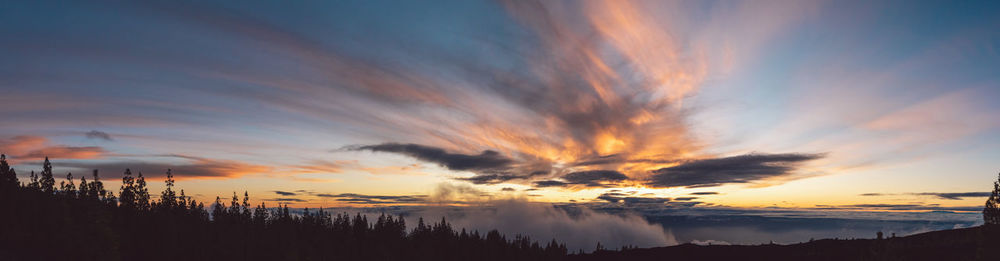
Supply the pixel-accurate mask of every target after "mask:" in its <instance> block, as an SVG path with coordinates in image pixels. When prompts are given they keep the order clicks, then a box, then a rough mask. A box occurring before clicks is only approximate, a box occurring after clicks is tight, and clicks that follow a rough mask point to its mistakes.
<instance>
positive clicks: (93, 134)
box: [85, 130, 114, 141]
mask: <svg viewBox="0 0 1000 261" xmlns="http://www.w3.org/2000/svg"><path fill="white" fill-rule="evenodd" d="M85 135H86V136H87V138H88V139H101V140H105V141H113V140H114V139H112V138H111V134H108V133H107V132H103V131H97V130H92V131H89V132H87V133H85Z"/></svg>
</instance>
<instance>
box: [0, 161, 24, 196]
mask: <svg viewBox="0 0 1000 261" xmlns="http://www.w3.org/2000/svg"><path fill="white" fill-rule="evenodd" d="M18 185H19V183H18V182H17V173H14V169H13V168H11V167H10V165H8V164H7V155H3V154H0V189H8V190H9V189H13V188H16V187H17V186H18Z"/></svg>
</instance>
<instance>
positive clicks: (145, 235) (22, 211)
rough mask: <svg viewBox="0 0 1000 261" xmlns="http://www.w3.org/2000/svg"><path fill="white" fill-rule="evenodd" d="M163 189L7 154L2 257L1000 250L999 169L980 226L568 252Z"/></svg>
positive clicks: (723, 255)
mask: <svg viewBox="0 0 1000 261" xmlns="http://www.w3.org/2000/svg"><path fill="white" fill-rule="evenodd" d="M164 182H165V183H166V184H165V185H166V186H165V189H164V190H163V191H162V192H161V193H160V195H159V197H158V198H153V197H152V196H151V194H150V193H149V190H148V188H147V184H146V180H145V178H144V177H143V175H142V173H137V174H136V175H133V173H132V172H131V170H128V169H126V170H125V172H124V173H123V176H122V184H121V187H120V188H119V189H118V193H117V194H115V193H114V192H112V191H108V190H107V189H105V187H104V184H103V183H102V182H101V179H100V176H99V175H98V172H97V170H94V171H93V173H92V174H91V176H90V179H89V180H88V179H87V177H80V178H79V179H74V177H73V175H72V174H67V175H66V178H65V180H63V181H60V182H59V184H58V186H57V185H56V178H55V177H54V175H53V173H52V164H51V163H50V162H49V160H48V158H46V159H45V161H44V163H43V164H42V171H41V172H39V173H35V172H34V171H32V172H31V173H30V175H29V179H28V182H27V183H22V182H20V181H19V180H18V178H17V174H16V173H15V171H14V169H12V168H11V167H10V166H9V164H8V163H7V160H6V157H5V156H3V155H0V209H4V210H5V211H4V213H3V214H0V260H632V261H634V260H661V259H664V258H672V259H679V260H687V259H697V260H996V259H995V258H1000V251H997V248H996V247H997V246H1000V178H998V181H996V182H994V183H993V185H994V190H993V193H992V195H991V196H990V197H989V199H988V200H987V202H986V205H985V207H984V209H983V219H984V223H985V224H984V225H983V226H980V227H972V228H964V229H952V230H943V231H934V232H928V233H922V234H917V235H911V236H906V237H898V238H897V237H895V235H893V236H892V237H891V238H883V237H882V235H881V232H880V233H879V235H878V237H877V238H876V239H851V240H841V239H822V240H816V241H812V240H810V241H809V242H806V243H799V244H791V245H776V244H765V245H756V246H741V245H733V246H729V245H714V246H713V245H709V246H698V245H693V244H682V245H679V246H668V247H655V248H636V247H632V246H628V247H623V248H621V249H617V250H611V249H605V248H604V247H602V246H601V244H600V243H597V249H596V250H595V251H594V252H593V253H587V254H585V253H582V252H579V253H576V254H572V255H570V254H568V253H567V249H566V246H565V245H564V244H560V243H558V242H557V241H556V240H555V239H553V240H552V241H550V242H548V243H546V244H545V246H542V245H540V244H539V243H538V242H536V241H532V239H531V238H529V237H527V236H520V235H515V236H514V237H513V238H509V237H507V236H505V235H504V234H502V233H500V231H497V230H491V231H489V232H486V233H485V234H480V233H479V232H478V231H466V230H465V229H461V230H460V231H459V230H456V229H454V228H452V227H451V225H450V224H449V223H448V222H447V221H446V220H445V219H444V218H442V219H441V221H440V222H433V223H430V224H428V223H425V222H424V219H423V218H419V219H418V221H417V224H416V226H415V227H414V228H413V229H409V230H408V228H407V226H406V222H405V221H404V219H403V217H402V216H395V217H394V216H391V215H385V214H381V215H379V216H378V217H373V220H369V217H368V216H366V215H362V214H360V213H356V214H354V216H353V217H352V216H351V215H350V214H348V213H338V214H332V213H329V212H327V211H325V210H323V209H319V210H309V209H308V208H306V209H303V210H302V211H301V212H300V213H294V214H293V213H292V211H291V210H290V209H289V207H288V205H287V204H285V205H280V204H279V205H278V206H277V207H274V208H268V207H267V206H266V205H265V204H264V203H260V204H258V205H256V206H253V205H251V204H250V197H249V194H248V193H246V192H244V193H243V197H242V198H240V197H239V196H238V195H237V194H236V193H233V196H232V198H231V199H230V200H229V202H228V204H227V203H226V202H223V200H222V199H221V198H219V197H216V200H215V202H214V203H212V204H211V205H210V206H209V207H208V209H206V206H205V204H204V203H202V202H197V201H195V200H193V199H192V198H191V197H188V196H187V195H185V193H184V190H180V191H176V190H175V187H174V178H173V175H172V173H171V171H170V170H166V179H165V181H164Z"/></svg>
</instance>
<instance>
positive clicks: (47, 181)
mask: <svg viewBox="0 0 1000 261" xmlns="http://www.w3.org/2000/svg"><path fill="white" fill-rule="evenodd" d="M38 182H39V185H40V186H41V189H42V192H45V193H48V194H52V193H54V192H55V186H56V179H55V178H54V177H52V163H51V162H49V157H45V162H44V163H42V173H41V179H40V180H39V181H38Z"/></svg>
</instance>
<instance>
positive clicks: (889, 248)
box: [569, 226, 1000, 261]
mask: <svg viewBox="0 0 1000 261" xmlns="http://www.w3.org/2000/svg"><path fill="white" fill-rule="evenodd" d="M569 260H580V261H583V260H633V261H639V260H1000V227H998V226H980V227H973V228H963V229H953V230H942V231H934V232H927V233H922V234H916V235H911V236H906V237H897V238H887V239H853V240H837V239H823V240H816V241H812V242H807V243H798V244H790V245H777V244H767V245H756V246H745V245H709V246H700V245H694V244H683V245H678V246H670V247H656V248H644V249H629V250H624V251H598V252H595V253H591V254H585V255H572V256H570V257H569Z"/></svg>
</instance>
